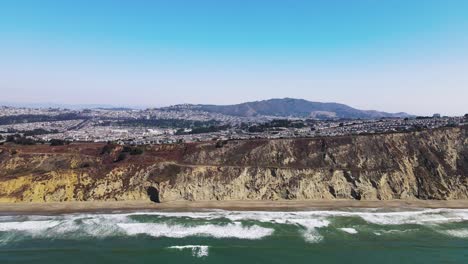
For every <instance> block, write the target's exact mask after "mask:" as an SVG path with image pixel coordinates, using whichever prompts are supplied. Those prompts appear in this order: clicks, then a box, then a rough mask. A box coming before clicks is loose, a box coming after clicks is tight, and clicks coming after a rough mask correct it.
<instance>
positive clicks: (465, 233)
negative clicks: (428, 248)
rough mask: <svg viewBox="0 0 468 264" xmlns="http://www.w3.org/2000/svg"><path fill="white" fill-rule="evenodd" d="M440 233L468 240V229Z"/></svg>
mask: <svg viewBox="0 0 468 264" xmlns="http://www.w3.org/2000/svg"><path fill="white" fill-rule="evenodd" d="M440 232H441V233H443V234H446V235H449V236H452V237H458V238H468V229H450V230H445V231H440Z"/></svg>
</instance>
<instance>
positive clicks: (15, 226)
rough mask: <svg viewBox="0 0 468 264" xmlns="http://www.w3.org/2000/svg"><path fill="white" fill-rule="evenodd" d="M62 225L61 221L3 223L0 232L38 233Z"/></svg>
mask: <svg viewBox="0 0 468 264" xmlns="http://www.w3.org/2000/svg"><path fill="white" fill-rule="evenodd" d="M58 224H60V222H59V221H23V222H1V223H0V231H3V232H6V231H24V232H30V233H37V232H42V231H45V230H47V229H49V228H52V227H54V226H57V225H58Z"/></svg>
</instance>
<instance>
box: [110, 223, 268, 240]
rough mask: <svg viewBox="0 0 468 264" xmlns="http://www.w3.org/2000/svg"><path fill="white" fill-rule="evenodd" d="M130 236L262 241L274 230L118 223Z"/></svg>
mask: <svg viewBox="0 0 468 264" xmlns="http://www.w3.org/2000/svg"><path fill="white" fill-rule="evenodd" d="M117 225H118V226H119V227H120V228H121V229H122V230H124V232H125V233H126V234H128V235H138V234H146V235H150V236H153V237H170V238H183V237H190V236H201V237H214V238H239V239H261V238H263V237H266V236H269V235H271V234H272V233H273V231H274V230H273V229H272V228H265V227H261V226H257V225H253V226H242V224H241V223H232V224H227V225H212V224H207V225H197V226H184V225H169V224H157V223H118V224H117Z"/></svg>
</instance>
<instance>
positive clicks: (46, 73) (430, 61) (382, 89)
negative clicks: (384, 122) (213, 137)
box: [0, 0, 468, 115]
mask: <svg viewBox="0 0 468 264" xmlns="http://www.w3.org/2000/svg"><path fill="white" fill-rule="evenodd" d="M467 10H468V3H467V2H466V1H453V0H452V1H436V0H430V1H424V2H422V1H403V0H397V1H385V2H382V1H339V2H338V1H288V2H287V3H286V2H284V1H253V2H252V1H222V2H221V1H207V0H203V1H180V0H176V1H131V2H129V1H99V2H96V1H88V0H85V1H76V2H73V3H68V2H67V3H65V2H64V1H52V0H44V1H32V0H29V1H28V0H18V1H3V2H2V3H1V4H0V39H1V41H0V57H1V58H2V59H1V60H0V92H1V94H2V95H1V100H0V101H2V102H11V103H49V102H52V103H60V104H109V105H118V106H148V107H149V106H165V105H172V104H180V103H203V104H234V103H242V102H246V101H255V100H263V99H269V98H284V97H292V98H303V99H307V100H310V101H317V102H339V103H344V104H347V105H350V106H353V107H356V108H359V109H375V110H379V111H387V112H407V113H411V114H415V115H432V114H433V113H441V114H443V115H463V114H465V113H466V111H467V110H468V109H467V108H466V98H468V88H467V87H468V75H467V74H466V69H467V68H468V62H467V61H468V60H467V59H468V49H467V47H468V35H467V34H466V32H468V15H467ZM12 91H15V92H12Z"/></svg>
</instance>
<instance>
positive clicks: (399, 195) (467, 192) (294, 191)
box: [0, 126, 468, 202]
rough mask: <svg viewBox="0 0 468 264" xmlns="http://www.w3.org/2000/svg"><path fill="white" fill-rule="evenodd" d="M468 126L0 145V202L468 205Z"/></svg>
mask: <svg viewBox="0 0 468 264" xmlns="http://www.w3.org/2000/svg"><path fill="white" fill-rule="evenodd" d="M467 134H468V127H466V126H464V127H456V128H443V129H436V130H429V131H421V132H412V133H396V134H379V135H362V136H342V137H326V138H308V139H277V140H268V139H258V140H239V141H236V140H233V141H223V142H201V143H187V144H174V145H152V146H142V147H139V149H138V151H133V150H132V149H131V150H128V147H127V148H124V147H123V146H119V145H106V144H100V143H73V144H70V145H66V146H48V145H34V146H20V145H14V144H4V145H2V146H0V201H1V202H60V201H122V200H146V199H151V200H153V201H159V200H160V201H163V202H164V201H176V200H191V201H201V200H312V199H314V200H320V199H325V200H331V199H354V200H391V199H409V200H412V199H424V200H429V199H437V200H457V199H468V180H467V177H468V138H467Z"/></svg>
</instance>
